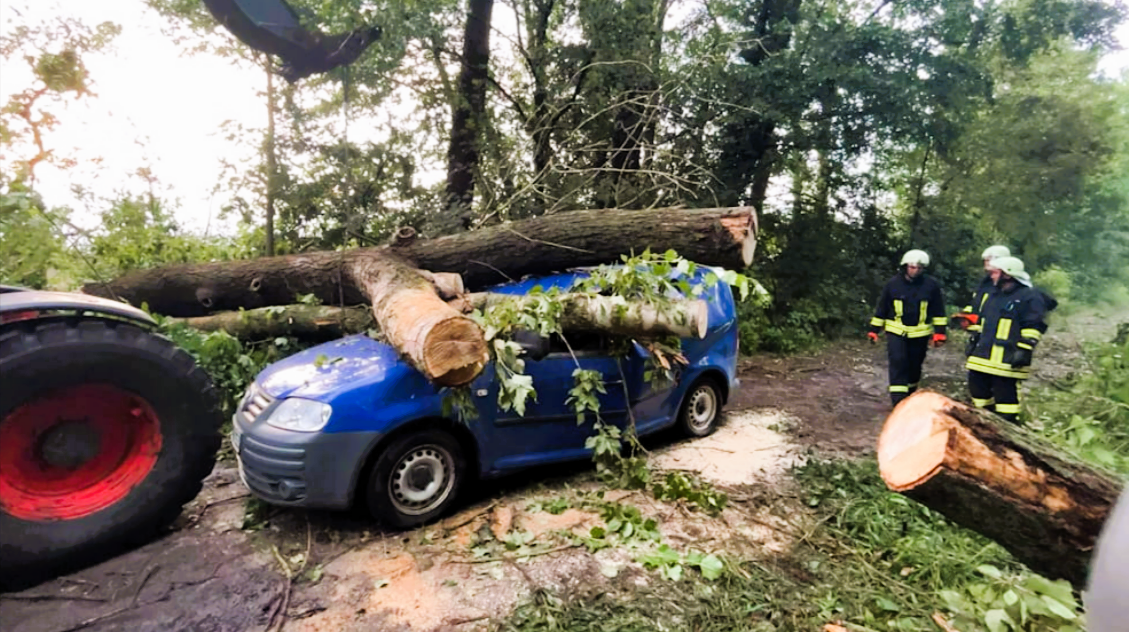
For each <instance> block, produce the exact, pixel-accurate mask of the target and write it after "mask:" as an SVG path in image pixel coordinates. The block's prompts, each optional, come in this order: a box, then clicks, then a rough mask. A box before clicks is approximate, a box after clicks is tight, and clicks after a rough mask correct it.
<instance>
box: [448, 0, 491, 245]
mask: <svg viewBox="0 0 1129 632" xmlns="http://www.w3.org/2000/svg"><path fill="white" fill-rule="evenodd" d="M468 9H469V10H468V12H467V21H466V29H465V31H464V34H463V59H462V69H461V70H460V71H459V91H458V94H457V95H456V97H455V98H456V101H455V108H454V112H453V114H452V117H451V144H450V148H449V149H448V151H447V211H448V213H455V214H457V215H459V216H460V218H461V223H462V227H463V228H464V229H466V228H470V224H471V219H472V217H471V204H472V203H473V202H474V175H475V172H476V171H477V170H478V139H479V134H480V131H481V127H482V121H483V120H484V118H485V116H486V82H487V76H488V75H487V73H488V71H489V65H490V14H491V12H492V11H493V9H494V0H469V7H468Z"/></svg>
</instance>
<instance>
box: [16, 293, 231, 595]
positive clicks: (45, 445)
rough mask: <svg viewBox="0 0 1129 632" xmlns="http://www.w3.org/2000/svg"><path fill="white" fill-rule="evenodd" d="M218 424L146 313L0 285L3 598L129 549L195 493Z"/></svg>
mask: <svg viewBox="0 0 1129 632" xmlns="http://www.w3.org/2000/svg"><path fill="white" fill-rule="evenodd" d="M223 420H224V419H223V415H222V413H221V408H220V398H219V394H218V392H217V390H216V387H215V385H214V384H213V383H212V380H211V378H210V377H209V376H208V375H207V373H205V372H204V370H203V369H201V368H200V367H199V366H197V364H196V362H195V360H194V359H193V357H192V356H191V355H189V354H188V353H187V352H186V351H184V350H183V349H180V348H178V347H177V346H176V345H175V344H173V342H172V341H171V340H169V339H168V338H167V337H165V336H163V335H161V334H160V333H159V332H158V331H157V323H156V322H155V321H154V320H153V318H152V317H150V316H149V315H148V314H147V313H145V312H144V311H142V310H140V309H137V308H135V307H131V306H129V305H126V304H125V303H120V302H117V301H112V300H107V299H101V298H96V297H91V296H86V295H83V294H77V293H68V292H49V291H38V290H28V289H25V288H20V287H11V286H0V569H2V570H0V586H2V587H3V588H5V589H9V590H10V589H18V588H21V587H26V586H28V585H33V584H36V583H39V582H41V581H43V580H45V579H47V578H50V577H51V576H53V575H56V574H58V573H60V572H67V571H69V570H73V569H77V568H80V567H82V566H86V565H89V564H92V563H96V562H98V561H101V560H104V559H106V558H108V557H110V556H112V555H115V554H118V553H121V552H122V551H124V550H128V549H130V548H133V547H135V546H138V545H140V544H142V543H144V542H146V541H149V540H150V539H152V538H153V537H155V536H157V535H159V534H160V532H161V531H162V530H164V529H165V528H166V527H168V526H169V525H170V524H171V523H172V522H173V521H174V520H175V519H176V518H177V517H178V516H179V515H180V513H181V512H182V510H183V507H184V505H185V504H186V503H187V502H189V501H190V500H192V499H193V498H195V497H196V495H197V494H198V493H199V492H200V489H201V487H202V485H203V481H204V479H205V478H206V477H207V476H208V475H209V474H210V473H211V471H212V468H213V467H214V465H215V461H216V453H217V451H218V449H219V447H220V442H221V426H222V424H223Z"/></svg>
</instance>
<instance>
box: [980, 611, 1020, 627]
mask: <svg viewBox="0 0 1129 632" xmlns="http://www.w3.org/2000/svg"><path fill="white" fill-rule="evenodd" d="M984 624H985V625H987V626H988V630H989V631H990V632H1007V630H1010V629H1011V628H1012V627H1013V626H1014V624H1013V623H1012V620H1011V617H1009V616H1008V614H1007V612H1005V611H1003V610H1000V609H998V608H997V609H995V610H989V611H988V612H985V613H984Z"/></svg>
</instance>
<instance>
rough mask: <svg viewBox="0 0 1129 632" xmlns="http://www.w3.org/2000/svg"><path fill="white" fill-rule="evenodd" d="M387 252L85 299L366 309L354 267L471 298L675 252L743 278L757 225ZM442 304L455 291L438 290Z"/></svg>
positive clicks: (695, 224) (673, 217)
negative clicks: (390, 261) (403, 275)
mask: <svg viewBox="0 0 1129 632" xmlns="http://www.w3.org/2000/svg"><path fill="white" fill-rule="evenodd" d="M407 233H410V231H405V235H406V236H404V237H403V238H400V239H398V240H396V241H394V242H393V243H392V244H391V245H389V246H384V247H377V248H357V249H354V250H346V251H341V252H336V251H326V252H311V253H306V254H299V255H286V256H276V257H264V258H261V259H251V260H246V261H221V262H215V263H204V264H184V265H174V266H167V267H162V268H154V269H150V270H134V271H132V272H128V273H126V274H124V275H122V276H120V277H118V278H117V279H114V280H112V281H110V282H108V283H89V284H87V285H86V286H84V287H83V290H82V291H83V292H85V293H86V294H91V295H93V296H102V297H108V298H120V299H125V300H126V301H128V302H129V303H130V304H132V305H141V304H142V303H148V305H149V309H151V310H152V311H154V312H156V313H158V314H163V315H166V316H174V317H189V316H203V315H205V314H209V313H213V312H219V311H229V310H238V309H240V308H243V309H254V308H257V307H267V306H270V305H290V304H292V303H295V302H296V301H297V297H298V295H301V294H313V295H314V296H316V297H317V298H318V299H319V300H321V302H323V303H325V304H328V305H338V306H341V305H358V304H361V303H366V302H368V298H369V297H368V296H367V295H366V294H365V290H364V289H363V288H362V287H359V286H357V285H356V284H355V283H354V279H353V278H352V277H351V276H350V273H349V270H351V269H352V266H353V264H354V263H355V262H356V261H358V260H363V259H366V258H374V257H375V258H381V257H384V256H387V255H388V254H396V255H398V256H400V257H403V258H404V259H406V260H408V261H410V262H412V263H414V264H415V266H416V267H417V268H422V269H423V270H427V271H429V272H430V273H432V274H433V275H434V277H436V285H437V286H439V287H440V288H441V287H442V286H441V281H440V280H439V278H440V277H441V276H442V275H439V274H436V273H442V272H453V273H456V274H458V275H460V276H461V277H462V281H463V282H464V283H465V284H466V288H467V289H469V290H472V291H474V290H479V289H482V288H485V287H487V286H489V285H492V284H496V283H500V282H503V281H507V280H511V279H517V278H520V277H522V276H524V275H531V274H547V273H551V272H557V271H561V270H565V269H568V268H575V267H582V266H595V265H601V264H606V263H617V262H619V261H620V256H621V255H623V254H627V253H629V252H630V251H635V252H636V253H641V252H643V250H644V249H646V248H647V247H650V248H651V250H652V251H653V252H662V251H665V250H667V249H668V248H672V249H674V250H676V251H677V252H678V254H680V255H681V256H683V257H685V258H686V259H688V260H690V261H694V262H696V263H699V264H701V265H709V266H720V267H724V268H729V269H732V270H743V269H744V268H745V267H746V266H748V265H749V264H750V263H751V262H752V259H753V252H754V251H755V249H756V239H757V218H756V214H755V213H754V212H753V210H752V209H750V208H741V207H738V208H715V209H655V210H641V211H639V210H631V211H625V210H610V209H605V210H589V211H570V212H567V213H559V214H553V215H546V216H542V217H537V218H533V219H527V220H521V221H517V222H513V223H511V224H508V225H503V226H491V227H488V228H483V229H481V230H475V231H470V232H464V233H459V234H455V235H447V236H445V237H440V238H438V239H430V240H420V239H415V238H414V237H411V236H410V235H407ZM441 292H442V293H443V294H445V295H449V294H450V293H451V292H449V291H444V290H441Z"/></svg>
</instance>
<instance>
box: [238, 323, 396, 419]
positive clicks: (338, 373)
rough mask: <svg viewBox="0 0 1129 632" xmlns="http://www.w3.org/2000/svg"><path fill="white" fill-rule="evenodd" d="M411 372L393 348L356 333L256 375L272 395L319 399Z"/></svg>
mask: <svg viewBox="0 0 1129 632" xmlns="http://www.w3.org/2000/svg"><path fill="white" fill-rule="evenodd" d="M411 371H415V369H414V368H412V367H411V366H410V365H408V364H407V363H406V362H404V361H403V360H402V359H401V358H400V356H399V354H397V353H396V350H395V349H393V348H392V347H390V346H389V345H387V344H385V343H382V342H378V341H376V340H373V339H372V338H370V337H368V336H367V335H365V334H356V335H353V336H348V337H346V338H342V339H341V340H335V341H333V342H327V343H324V344H320V345H317V346H316V347H310V348H309V349H306V350H305V351H300V352H298V353H296V354H294V355H292V356H289V357H287V358H284V359H283V360H280V361H278V362H275V363H274V364H271V365H270V366H268V367H267V368H266V369H264V370H263V371H262V373H260V374H259V377H258V379H257V382H258V384H259V386H260V387H261V388H262V389H263V390H265V391H266V392H267V394H269V395H270V396H271V397H272V398H279V397H304V398H308V399H314V400H319V401H326V402H328V400H330V399H332V398H333V395H334V394H335V393H337V392H339V391H341V390H343V389H349V388H353V387H356V386H358V385H359V384H361V383H367V384H373V383H379V382H384V383H386V384H388V385H389V386H391V385H393V384H395V383H396V382H398V381H399V380H400V378H401V377H402V376H404V375H406V374H408V373H409V372H411Z"/></svg>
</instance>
